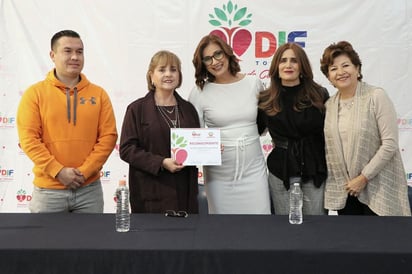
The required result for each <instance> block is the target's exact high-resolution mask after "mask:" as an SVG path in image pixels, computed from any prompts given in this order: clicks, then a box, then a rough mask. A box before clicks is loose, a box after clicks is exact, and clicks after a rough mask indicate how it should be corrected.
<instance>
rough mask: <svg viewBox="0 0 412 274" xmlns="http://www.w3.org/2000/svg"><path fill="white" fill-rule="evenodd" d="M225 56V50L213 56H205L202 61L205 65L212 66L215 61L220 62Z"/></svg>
mask: <svg viewBox="0 0 412 274" xmlns="http://www.w3.org/2000/svg"><path fill="white" fill-rule="evenodd" d="M223 56H224V53H223V50H217V51H215V52H214V53H213V55H212V56H205V57H203V59H202V62H203V64H205V65H206V66H210V65H211V64H212V63H213V59H215V60H220V59H222V58H223Z"/></svg>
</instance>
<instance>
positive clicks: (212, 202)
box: [189, 76, 270, 214]
mask: <svg viewBox="0 0 412 274" xmlns="http://www.w3.org/2000/svg"><path fill="white" fill-rule="evenodd" d="M261 90H263V86H262V83H261V82H260V80H259V79H257V78H256V77H252V76H245V77H244V78H243V79H242V80H240V81H238V82H235V83H230V84H216V83H206V85H205V86H204V88H203V90H200V89H198V88H194V89H193V90H192V92H191V94H190V96H189V101H190V102H191V103H192V104H193V105H194V106H195V107H196V109H197V111H198V113H199V118H200V123H201V125H202V126H206V127H210V128H220V129H221V141H222V144H223V146H224V150H223V152H222V165H221V166H204V167H203V169H204V180H205V191H206V195H207V200H208V207H209V213H210V214H270V198H269V187H268V180H267V171H266V163H265V160H264V156H263V153H262V149H261V144H260V139H259V134H258V131H257V125H256V116H257V101H258V99H257V95H258V93H259V91H261Z"/></svg>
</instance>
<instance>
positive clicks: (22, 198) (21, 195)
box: [16, 189, 32, 203]
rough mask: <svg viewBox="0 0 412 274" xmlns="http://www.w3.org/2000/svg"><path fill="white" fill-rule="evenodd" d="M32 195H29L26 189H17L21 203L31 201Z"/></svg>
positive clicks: (17, 197)
mask: <svg viewBox="0 0 412 274" xmlns="http://www.w3.org/2000/svg"><path fill="white" fill-rule="evenodd" d="M31 198H32V196H31V195H27V194H26V191H25V190H24V189H19V190H18V191H17V194H16V199H17V201H19V203H23V202H25V201H26V202H30V201H31Z"/></svg>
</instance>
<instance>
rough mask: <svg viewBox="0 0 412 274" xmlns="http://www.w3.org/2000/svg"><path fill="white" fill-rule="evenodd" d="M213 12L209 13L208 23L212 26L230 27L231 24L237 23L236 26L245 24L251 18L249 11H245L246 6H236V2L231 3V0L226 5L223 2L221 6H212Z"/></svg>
mask: <svg viewBox="0 0 412 274" xmlns="http://www.w3.org/2000/svg"><path fill="white" fill-rule="evenodd" d="M214 12H215V13H214V14H209V17H210V20H209V23H210V24H211V25H212V26H215V27H220V26H223V25H227V26H229V27H232V24H237V25H238V26H242V27H244V26H247V25H249V24H250V23H251V22H252V20H251V19H250V18H251V17H252V14H251V13H249V14H248V13H247V8H246V7H243V8H240V9H239V8H238V6H237V4H236V5H233V3H232V1H231V0H229V2H228V3H227V5H225V4H223V7H222V8H214Z"/></svg>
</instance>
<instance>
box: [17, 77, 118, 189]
mask: <svg viewBox="0 0 412 274" xmlns="http://www.w3.org/2000/svg"><path fill="white" fill-rule="evenodd" d="M17 130H18V134H19V139H20V145H21V148H22V149H23V151H24V152H25V153H26V155H27V156H28V157H29V158H30V159H31V160H32V161H33V163H34V168H33V172H34V175H35V177H34V182H33V183H34V185H36V186H38V187H41V188H50V189H64V188H65V186H64V185H63V184H62V183H60V182H59V181H58V180H57V179H56V178H55V177H56V175H57V174H58V173H59V171H60V170H61V169H62V168H63V167H74V168H78V169H79V170H80V171H81V172H82V173H83V175H84V177H85V178H86V183H85V184H89V183H91V182H93V181H95V180H97V179H98V178H99V177H100V170H101V169H102V166H103V164H104V163H105V162H106V160H107V158H108V157H109V155H110V154H111V152H112V151H113V148H114V146H115V144H116V140H117V130H116V121H115V117H114V113H113V108H112V104H111V102H110V98H109V96H108V95H107V93H106V92H105V91H104V89H102V88H101V87H99V86H97V85H94V84H92V83H91V82H89V81H88V80H87V78H86V76H84V75H83V74H81V81H80V82H79V83H78V84H77V85H76V87H74V88H73V89H69V88H68V87H66V86H65V85H64V84H63V83H62V82H60V81H59V80H58V79H57V78H56V77H55V75H54V70H52V71H50V72H49V73H48V74H47V77H46V79H45V80H43V81H40V82H38V83H36V84H34V85H32V86H31V87H29V88H28V89H27V90H26V92H25V93H24V94H23V96H22V98H21V101H20V104H19V107H18V110H17Z"/></svg>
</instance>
